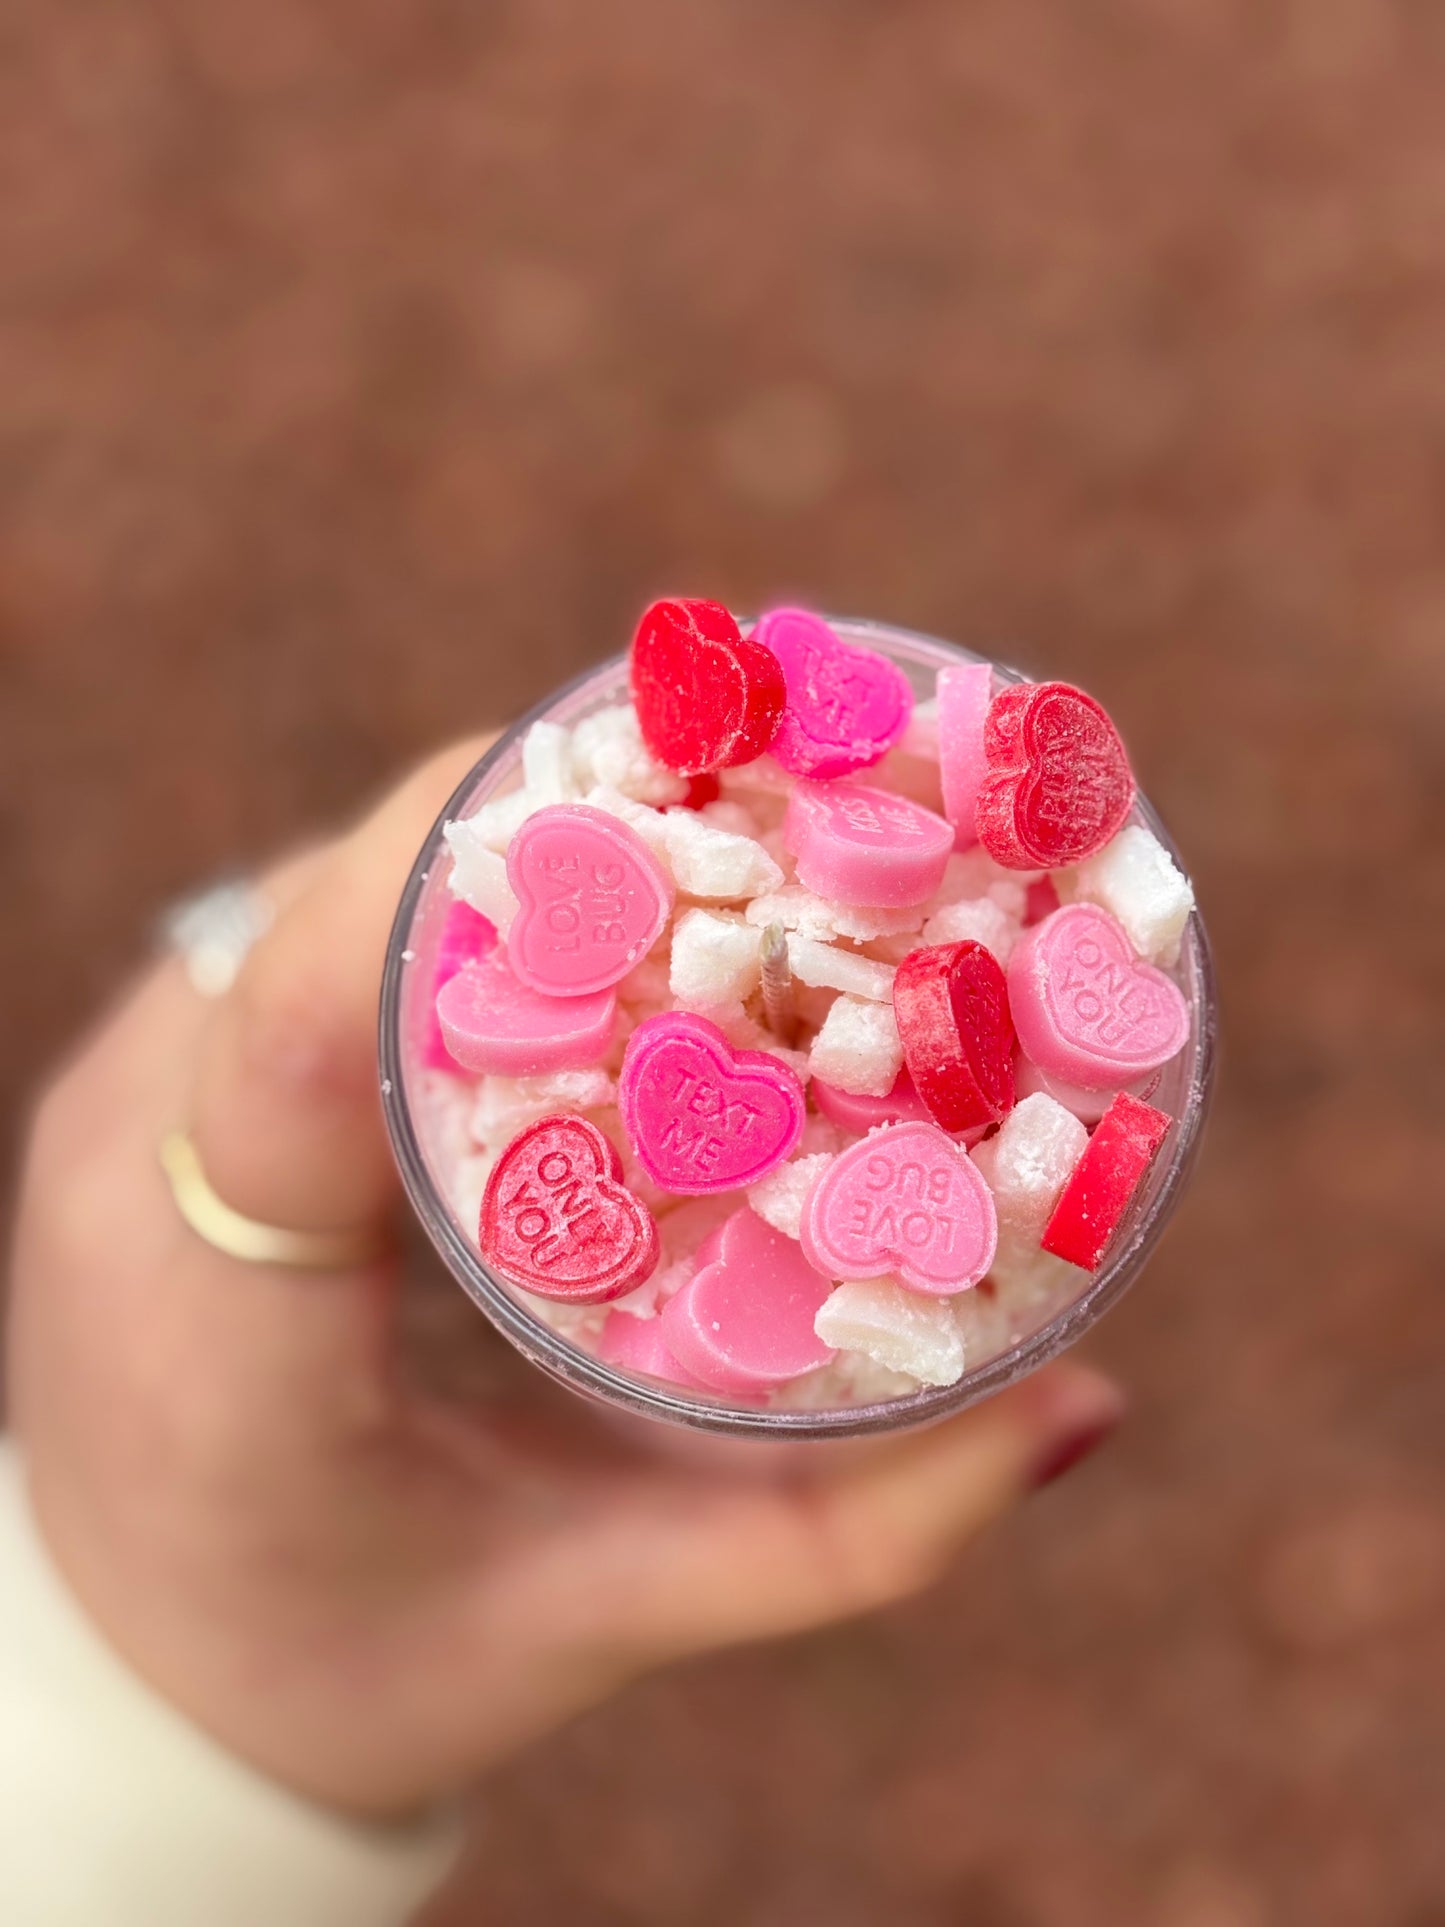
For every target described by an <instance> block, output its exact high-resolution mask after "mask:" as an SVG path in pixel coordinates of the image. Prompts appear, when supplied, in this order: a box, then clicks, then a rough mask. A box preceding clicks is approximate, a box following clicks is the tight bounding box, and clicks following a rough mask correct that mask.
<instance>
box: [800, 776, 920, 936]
mask: <svg viewBox="0 0 1445 1927" xmlns="http://www.w3.org/2000/svg"><path fill="white" fill-rule="evenodd" d="M783 841H784V843H785V844H786V845H787V847H788V848H789V849H790V850H791V851H792V853H793V855H794V856H795V857H796V858H797V860H798V881H799V882H800V883H801V884H803V885H804V886H805V887H806V888H807V889H809V890H811V891H813V892H814V894H815V895H817V896H820V897H829V898H831V899H832V900H833V901H834V902H837V903H854V904H865V905H867V906H868V907H870V908H873V909H888V910H906V909H911V908H912V906H913V905H914V904H917V903H924V902H926V901H927V900H928V898H929V897H931V896H932V895H933V893H934V891H935V890H936V889H937V888H938V886H939V884H940V883H942V881H943V872H944V868H945V866H946V864H947V862H948V857H949V852H950V851H951V850H952V848H953V825H952V824H951V823H946V822H945V821H944V819H943V818H942V817H941V816H936V815H935V814H934V813H933V811H932V810H926V809H924V808H923V806H922V804H921V803H910V802H909V800H908V798H907V797H905V796H896V795H894V794H893V793H892V792H891V791H889V790H875V789H867V788H865V787H864V786H863V785H862V784H858V783H799V784H798V786H797V788H796V789H795V790H794V791H793V794H792V796H791V797H790V798H789V799H788V813H787V816H786V817H785V819H784V822H783Z"/></svg>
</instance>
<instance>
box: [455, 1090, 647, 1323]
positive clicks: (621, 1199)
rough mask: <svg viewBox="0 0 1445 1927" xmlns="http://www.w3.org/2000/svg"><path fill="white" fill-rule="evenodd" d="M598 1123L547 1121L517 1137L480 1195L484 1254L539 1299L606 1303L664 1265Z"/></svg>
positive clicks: (644, 1215) (644, 1216) (575, 1119)
mask: <svg viewBox="0 0 1445 1927" xmlns="http://www.w3.org/2000/svg"><path fill="white" fill-rule="evenodd" d="M621 1177H622V1160H621V1159H620V1158H619V1157H618V1155H617V1152H616V1150H615V1149H614V1147H613V1146H612V1145H611V1144H610V1143H609V1142H608V1140H607V1139H606V1138H605V1137H604V1136H603V1135H602V1133H601V1131H599V1130H598V1128H597V1126H596V1125H595V1124H589V1123H588V1122H587V1120H586V1119H585V1118H581V1117H544V1118H539V1119H538V1121H537V1122H536V1123H535V1124H531V1125H528V1127H527V1129H526V1130H525V1131H521V1132H519V1133H518V1134H517V1136H516V1137H514V1138H513V1139H512V1141H511V1143H510V1144H509V1145H508V1146H507V1148H506V1150H505V1151H503V1153H502V1155H501V1156H500V1157H499V1158H498V1160H497V1162H496V1164H495V1165H494V1166H493V1169H492V1175H491V1177H490V1178H488V1180H487V1189H486V1193H485V1195H484V1196H483V1198H482V1220H481V1227H480V1229H479V1231H478V1234H477V1236H478V1242H479V1243H480V1245H481V1250H482V1256H483V1257H484V1258H485V1259H486V1260H487V1262H488V1264H491V1265H495V1266H496V1268H497V1270H498V1271H502V1272H505V1273H506V1275H507V1276H508V1277H509V1278H514V1279H515V1280H516V1282H517V1283H518V1284H519V1285H525V1286H526V1288H527V1290H528V1291H535V1292H536V1293H537V1294H538V1296H539V1297H541V1298H558V1299H561V1300H562V1301H563V1302H564V1303H568V1304H574V1305H600V1304H602V1303H604V1302H605V1301H606V1300H607V1299H609V1298H620V1297H621V1296H622V1294H623V1292H625V1291H630V1290H631V1288H632V1287H633V1286H634V1285H636V1284H640V1283H641V1282H642V1280H643V1279H644V1278H646V1277H647V1276H648V1275H649V1273H650V1272H651V1271H652V1270H653V1268H654V1266H655V1265H656V1263H657V1253H658V1242H657V1225H656V1223H655V1222H654V1220H653V1216H652V1213H651V1212H650V1211H649V1210H648V1209H647V1206H646V1205H645V1204H643V1203H641V1202H640V1200H638V1199H637V1198H634V1197H633V1195H632V1193H631V1192H630V1191H628V1190H626V1189H625V1188H624V1186H623V1185H622V1184H621V1182H620V1179H621Z"/></svg>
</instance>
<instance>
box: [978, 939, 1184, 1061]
mask: <svg viewBox="0 0 1445 1927" xmlns="http://www.w3.org/2000/svg"><path fill="white" fill-rule="evenodd" d="M1008 991H1009V1005H1010V1007H1011V1009H1012V1011H1013V1019H1014V1028H1015V1029H1016V1030H1017V1031H1018V1036H1019V1042H1020V1044H1021V1045H1022V1046H1023V1050H1024V1054H1025V1056H1027V1057H1029V1058H1030V1059H1032V1061H1033V1062H1034V1063H1035V1064H1037V1065H1039V1067H1040V1068H1041V1069H1043V1070H1045V1071H1048V1072H1050V1073H1051V1074H1052V1075H1053V1076H1055V1077H1062V1078H1064V1079H1066V1080H1067V1081H1068V1082H1069V1083H1071V1084H1081V1085H1083V1086H1084V1088H1085V1089H1087V1090H1098V1089H1107V1088H1109V1087H1111V1086H1117V1085H1119V1084H1121V1083H1124V1082H1126V1081H1128V1080H1129V1079H1130V1078H1135V1077H1139V1076H1141V1075H1142V1074H1143V1073H1144V1072H1146V1071H1152V1070H1157V1069H1158V1068H1159V1066H1160V1065H1161V1064H1167V1063H1168V1061H1169V1059H1170V1058H1171V1057H1173V1056H1174V1055H1175V1053H1176V1052H1177V1051H1179V1050H1181V1049H1182V1048H1183V1046H1184V1044H1185V1041H1186V1040H1187V1038H1188V1036H1189V1006H1188V1004H1187V1003H1186V1002H1185V1000H1184V994H1183V992H1182V991H1181V990H1180V989H1179V986H1178V985H1177V984H1176V983H1174V982H1173V981H1172V979H1170V978H1169V977H1166V976H1165V974H1164V972H1163V971H1162V970H1156V969H1155V968H1154V966H1153V965H1152V964H1147V963H1144V962H1142V961H1141V960H1140V958H1138V957H1137V956H1136V955H1135V954H1134V951H1133V949H1132V947H1131V946H1130V943H1129V939H1128V938H1127V937H1126V936H1125V934H1124V931H1123V928H1122V926H1121V925H1120V924H1119V923H1117V922H1116V921H1115V919H1114V918H1113V917H1111V916H1110V915H1109V913H1108V912H1107V911H1106V910H1100V909H1098V908H1097V907H1096V906H1095V905H1093V904H1089V903H1074V904H1069V905H1068V906H1067V907H1066V908H1064V909H1062V910H1055V911H1054V913H1053V915H1052V916H1049V917H1045V918H1044V920H1043V922H1042V923H1039V924H1035V925H1034V926H1033V927H1032V928H1031V929H1029V930H1025V932H1024V934H1023V936H1022V938H1021V939H1020V941H1019V943H1018V944H1017V946H1016V947H1015V949H1014V953H1013V955H1012V956H1011V957H1010V959H1009V968H1008Z"/></svg>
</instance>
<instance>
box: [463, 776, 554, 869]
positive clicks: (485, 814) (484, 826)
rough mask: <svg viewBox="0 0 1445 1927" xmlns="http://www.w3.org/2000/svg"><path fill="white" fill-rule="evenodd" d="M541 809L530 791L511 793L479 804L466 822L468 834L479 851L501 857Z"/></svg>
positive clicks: (513, 791) (510, 791) (511, 791)
mask: <svg viewBox="0 0 1445 1927" xmlns="http://www.w3.org/2000/svg"><path fill="white" fill-rule="evenodd" d="M540 807H541V805H540V804H539V802H538V800H537V798H536V797H535V796H533V794H532V792H531V791H530V790H509V791H508V792H507V794H506V795H505V796H494V797H492V798H491V800H490V801H489V802H486V803H479V804H478V805H477V807H476V809H474V810H473V811H472V813H471V815H470V816H468V817H466V818H465V819H464V821H465V824H466V829H467V834H468V836H469V837H470V838H471V839H472V841H473V842H474V843H476V844H477V845H478V846H479V847H480V848H482V849H484V850H496V851H497V852H498V853H499V854H501V853H503V852H505V850H506V848H507V845H508V844H509V843H510V842H511V840H512V838H513V837H514V836H515V835H516V834H517V831H518V830H519V829H521V827H522V825H523V824H524V823H525V822H526V820H527V818H528V817H529V816H530V815H531V814H532V812H533V810H535V809H539V808H540Z"/></svg>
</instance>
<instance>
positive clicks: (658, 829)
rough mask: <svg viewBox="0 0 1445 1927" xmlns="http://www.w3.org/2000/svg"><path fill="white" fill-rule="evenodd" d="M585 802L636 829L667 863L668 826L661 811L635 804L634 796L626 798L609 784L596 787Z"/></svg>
mask: <svg viewBox="0 0 1445 1927" xmlns="http://www.w3.org/2000/svg"><path fill="white" fill-rule="evenodd" d="M582 801H583V802H584V803H586V804H588V805H589V806H590V807H591V808H592V809H594V810H606V812H607V814H608V815H609V816H615V817H616V818H617V819H618V821H619V822H621V823H625V824H626V825H627V827H628V829H630V830H636V832H637V834H638V835H639V836H640V837H641V838H642V840H643V842H644V843H645V844H646V845H647V847H648V849H649V850H651V852H652V854H653V855H654V856H655V857H657V858H659V859H660V860H661V861H662V862H663V863H664V864H666V863H667V824H666V822H665V821H664V819H663V815H662V812H661V810H653V809H649V808H648V806H647V804H646V803H634V802H633V800H632V798H631V797H630V796H624V795H623V794H622V792H621V790H614V789H609V788H608V787H607V785H606V784H605V783H596V784H594V785H593V787H592V788H591V789H590V790H588V792H587V794H586V795H585V796H584V797H583V799H582Z"/></svg>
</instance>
